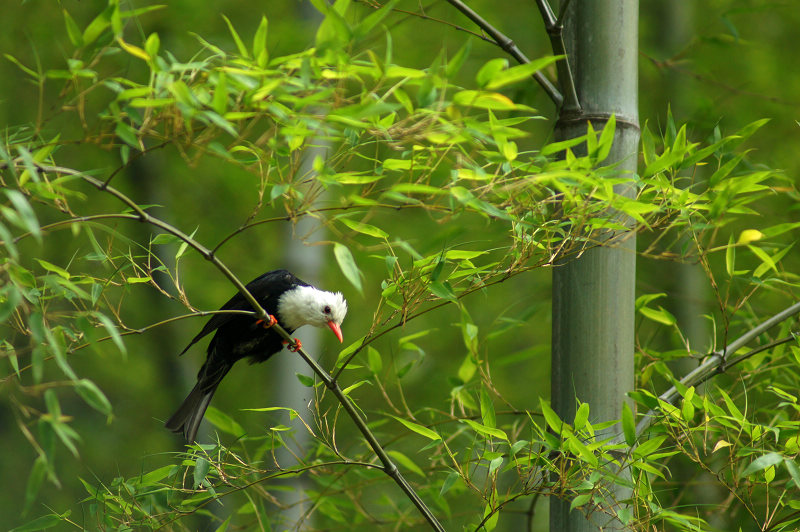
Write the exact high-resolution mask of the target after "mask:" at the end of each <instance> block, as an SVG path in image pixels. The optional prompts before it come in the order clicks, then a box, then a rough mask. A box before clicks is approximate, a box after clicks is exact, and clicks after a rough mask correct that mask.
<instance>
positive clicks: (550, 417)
mask: <svg viewBox="0 0 800 532" xmlns="http://www.w3.org/2000/svg"><path fill="white" fill-rule="evenodd" d="M539 406H540V407H541V409H542V415H543V416H544V420H545V421H546V422H547V425H548V426H549V427H550V428H551V429H552V431H553V432H555V433H556V434H557V435H560V434H561V432H562V430H563V428H564V427H563V426H564V422H563V421H561V418H559V417H558V414H556V412H555V410H553V409H552V408H551V407H550V403H549V402H547V401H545V400H544V399H542V398H541V397H540V398H539Z"/></svg>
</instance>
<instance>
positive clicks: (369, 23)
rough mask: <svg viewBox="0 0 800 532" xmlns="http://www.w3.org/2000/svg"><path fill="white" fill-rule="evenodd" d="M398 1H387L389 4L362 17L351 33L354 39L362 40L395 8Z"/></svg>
mask: <svg viewBox="0 0 800 532" xmlns="http://www.w3.org/2000/svg"><path fill="white" fill-rule="evenodd" d="M399 1H400V0H389V2H386V3H385V4H383V5H382V6H381V8H380V9H378V10H375V11H373V12H372V13H370V14H369V15H367V16H366V17H364V19H363V20H362V21H361V22H360V23H359V25H358V26H357V27H356V28H355V30H354V31H353V34H354V36H355V38H356V39H362V38H364V37H366V36H367V34H369V32H370V31H372V29H373V28H374V27H375V26H377V25H378V24H380V22H381V21H382V20H383V19H384V18H386V17H387V16H388V15H389V14H390V13H391V12H392V9H394V6H396V5H397V3H398V2H399Z"/></svg>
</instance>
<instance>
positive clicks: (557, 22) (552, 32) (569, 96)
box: [536, 0, 581, 114]
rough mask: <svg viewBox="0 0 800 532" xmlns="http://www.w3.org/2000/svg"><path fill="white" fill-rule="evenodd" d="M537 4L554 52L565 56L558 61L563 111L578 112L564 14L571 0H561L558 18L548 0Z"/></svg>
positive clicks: (578, 104) (540, 0)
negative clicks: (565, 37)
mask: <svg viewBox="0 0 800 532" xmlns="http://www.w3.org/2000/svg"><path fill="white" fill-rule="evenodd" d="M536 5H538V6H539V12H540V13H541V14H542V20H543V21H544V29H545V30H547V35H548V37H550V47H551V48H552V49H553V53H554V54H555V55H563V56H564V59H563V60H562V61H558V62H556V70H557V71H558V82H559V85H561V93H562V94H563V95H564V105H563V106H562V108H561V111H562V112H566V113H570V114H573V113H578V112H580V110H581V104H580V102H579V101H578V93H577V91H576V90H575V79H574V78H573V77H572V69H571V68H570V66H569V60H568V59H567V48H566V46H565V45H564V16H565V15H566V9H567V6H568V5H569V0H563V1H562V2H561V8H560V11H559V14H558V18H556V16H555V14H554V13H553V10H552V9H551V8H550V4H548V3H547V0H536Z"/></svg>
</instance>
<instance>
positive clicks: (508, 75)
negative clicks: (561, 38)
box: [478, 55, 564, 90]
mask: <svg viewBox="0 0 800 532" xmlns="http://www.w3.org/2000/svg"><path fill="white" fill-rule="evenodd" d="M563 58H564V56H563V55H556V56H546V57H540V58H539V59H535V60H533V61H531V62H530V63H525V64H523V65H517V66H513V67H511V68H509V69H507V70H501V71H499V72H495V73H494V74H492V75H491V78H490V79H489V80H488V82H487V83H486V84H485V86H484V85H482V84H481V86H482V87H483V88H485V89H487V90H497V89H499V88H502V87H505V86H507V85H511V84H512V83H517V82H519V81H522V80H526V79H528V78H530V77H531V76H532V75H533V74H534V73H535V72H538V71H539V70H541V69H543V68H545V67H547V66H549V65H551V64H553V63H555V62H556V61H558V60H559V59H563ZM495 61H496V60H495ZM489 63H491V61H490V62H489ZM489 63H487V64H486V65H489ZM486 65H484V68H486ZM482 70H483V69H482ZM478 75H479V76H480V73H479V74H478ZM479 84H480V81H479Z"/></svg>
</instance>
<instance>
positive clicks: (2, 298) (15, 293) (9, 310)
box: [0, 283, 22, 323]
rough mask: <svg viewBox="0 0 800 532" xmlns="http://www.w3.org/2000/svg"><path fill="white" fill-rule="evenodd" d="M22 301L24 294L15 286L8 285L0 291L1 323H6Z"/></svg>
mask: <svg viewBox="0 0 800 532" xmlns="http://www.w3.org/2000/svg"><path fill="white" fill-rule="evenodd" d="M20 301H22V294H20V291H19V289H18V288H17V287H16V286H15V285H14V284H13V283H8V284H7V285H5V286H4V287H3V288H2V289H0V323H3V322H4V321H6V320H7V319H8V318H9V317H10V316H11V314H13V313H14V311H15V310H16V308H17V305H19V303H20Z"/></svg>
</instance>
